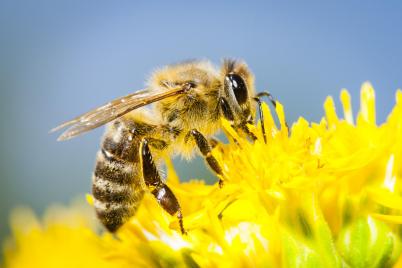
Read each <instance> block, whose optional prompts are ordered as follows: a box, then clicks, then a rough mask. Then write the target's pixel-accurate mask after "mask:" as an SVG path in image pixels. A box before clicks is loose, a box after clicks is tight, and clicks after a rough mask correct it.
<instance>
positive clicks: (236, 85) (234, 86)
mask: <svg viewBox="0 0 402 268" xmlns="http://www.w3.org/2000/svg"><path fill="white" fill-rule="evenodd" d="M225 84H227V86H228V88H229V89H231V90H232V91H233V93H234V95H235V97H236V101H237V103H238V104H243V103H245V102H246V101H247V97H248V93H247V86H246V83H245V82H244V80H243V78H242V77H241V76H240V75H238V74H228V75H227V76H226V78H225Z"/></svg>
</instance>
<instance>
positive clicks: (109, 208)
mask: <svg viewBox="0 0 402 268" xmlns="http://www.w3.org/2000/svg"><path fill="white" fill-rule="evenodd" d="M120 124H122V123H120ZM116 131H121V132H122V133H116ZM127 135H128V133H127V131H122V128H120V129H118V130H115V131H109V132H107V133H106V136H105V138H104V140H103V143H102V148H101V150H100V151H99V152H98V155H97V160H96V166H95V171H94V174H93V177H92V194H93V197H94V207H95V210H96V214H97V216H98V218H99V219H100V221H101V222H102V223H103V225H104V226H105V227H106V228H107V229H108V230H109V231H110V232H114V231H116V230H117V229H118V228H119V227H120V226H121V225H122V224H124V223H125V221H127V220H128V218H130V217H131V216H133V215H134V214H135V212H136V210H137V208H138V206H139V204H140V202H141V200H142V197H143V194H144V189H143V186H142V185H141V174H140V168H139V163H138V161H137V159H138V154H139V152H138V149H137V148H138V142H136V141H135V140H132V138H130V139H129V138H128V137H127ZM130 135H131V134H130ZM116 136H117V137H118V139H117V138H115V137H116Z"/></svg>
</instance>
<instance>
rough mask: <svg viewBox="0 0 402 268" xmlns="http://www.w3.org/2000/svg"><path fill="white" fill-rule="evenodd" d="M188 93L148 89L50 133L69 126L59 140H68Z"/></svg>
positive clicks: (179, 89) (109, 103)
mask: <svg viewBox="0 0 402 268" xmlns="http://www.w3.org/2000/svg"><path fill="white" fill-rule="evenodd" d="M186 91H187V88H186V87H183V86H180V87H177V88H170V89H166V90H163V91H154V90H147V89H144V90H139V91H136V92H134V93H132V94H129V95H127V96H124V97H120V98H117V99H115V100H112V101H110V102H108V103H106V104H105V105H103V106H100V107H98V108H96V109H93V110H91V111H89V112H87V113H85V114H83V115H80V116H78V117H76V118H74V119H72V120H70V121H67V122H65V123H63V124H61V125H60V126H58V127H55V128H54V129H52V130H51V131H50V132H55V131H58V130H60V129H63V128H65V127H68V126H69V128H68V129H67V130H66V131H65V132H63V133H62V134H61V135H60V136H59V138H58V139H57V140H59V141H62V140H68V139H71V138H73V137H75V136H78V135H80V134H82V133H85V132H87V131H90V130H92V129H94V128H97V127H99V126H102V125H104V124H106V123H108V122H110V121H112V120H114V119H116V118H118V117H120V116H122V115H124V114H126V113H128V112H130V111H132V110H135V109H137V108H140V107H142V106H145V105H147V104H150V103H153V102H156V101H159V100H162V99H165V98H168V97H172V96H175V95H179V94H183V93H185V92H186Z"/></svg>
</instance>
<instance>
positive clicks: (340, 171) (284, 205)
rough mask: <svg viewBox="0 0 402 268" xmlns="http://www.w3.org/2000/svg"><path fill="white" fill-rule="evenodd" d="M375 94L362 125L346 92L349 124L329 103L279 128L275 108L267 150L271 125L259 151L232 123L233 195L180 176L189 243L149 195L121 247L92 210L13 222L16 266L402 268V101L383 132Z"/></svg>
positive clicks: (228, 156) (229, 176) (10, 252)
mask: <svg viewBox="0 0 402 268" xmlns="http://www.w3.org/2000/svg"><path fill="white" fill-rule="evenodd" d="M374 95H375V94H374V90H373V88H372V87H371V85H370V84H369V83H365V84H364V85H363V86H362V91H361V104H360V111H359V113H358V115H357V118H356V119H354V118H353V114H352V108H351V104H350V103H351V101H350V96H349V94H348V92H347V91H346V90H342V92H341V102H342V105H343V119H342V118H339V117H338V115H337V113H336V111H335V106H334V102H333V100H332V98H328V99H327V100H326V101H325V104H324V109H325V112H326V115H325V117H324V118H323V119H322V120H321V121H320V122H319V123H309V122H307V121H306V120H305V119H304V118H300V119H298V120H297V122H295V123H294V124H293V125H292V127H291V129H288V128H287V124H286V120H285V115H284V109H283V107H282V105H281V104H280V103H278V104H277V106H276V111H275V114H277V117H278V120H277V121H278V122H279V127H277V125H276V124H275V120H274V118H273V117H272V115H271V112H270V109H269V107H268V106H267V105H264V106H263V111H264V115H265V120H264V124H265V129H266V133H267V135H266V136H267V137H266V138H267V141H266V143H265V142H264V139H263V136H262V133H261V125H260V123H259V124H258V125H257V126H251V125H250V126H249V128H250V131H251V132H253V133H254V134H255V135H256V136H257V138H258V139H257V140H256V141H255V142H254V143H253V142H250V141H249V140H248V138H247V137H246V136H244V135H243V134H241V133H239V132H236V131H235V130H234V129H232V128H231V126H230V124H229V123H228V122H226V121H223V126H224V130H225V132H226V135H227V137H228V139H229V143H228V144H223V143H219V144H218V145H217V146H216V147H215V149H214V151H213V154H214V156H215V157H216V158H217V160H218V161H219V163H220V164H221V165H222V167H223V170H224V171H223V172H224V175H223V178H224V182H225V183H224V186H223V188H219V186H218V185H205V184H204V183H203V182H202V181H190V182H185V183H180V182H179V180H178V178H177V176H176V174H175V173H174V170H173V168H172V166H171V165H170V164H169V165H168V184H169V186H170V187H171V188H172V189H173V191H174V192H175V194H176V195H177V197H178V199H179V201H180V203H181V205H182V210H183V215H184V224H185V228H186V230H187V235H181V233H180V230H179V226H178V222H177V219H176V218H175V217H172V216H170V215H168V214H167V213H165V212H164V211H163V210H162V209H161V208H160V207H159V206H158V204H157V202H156V201H155V199H154V198H153V197H152V196H151V195H148V194H146V195H145V198H144V200H143V202H142V204H141V207H140V209H139V211H138V213H137V214H136V216H135V217H133V218H132V219H131V220H130V221H129V222H128V223H127V224H125V225H124V226H123V227H122V228H121V229H120V230H119V231H118V232H117V234H116V235H115V236H112V235H110V234H107V233H102V232H99V231H97V228H96V227H94V226H92V224H91V221H89V220H88V217H89V216H88V215H92V214H91V213H88V212H85V211H82V210H81V209H76V208H71V209H67V208H58V209H53V212H52V213H50V214H49V215H53V216H52V217H51V218H52V219H50V220H49V219H47V220H45V223H42V224H41V223H38V221H37V220H35V219H34V216H32V215H31V214H30V213H27V212H24V213H19V214H17V216H14V217H13V219H14V220H13V223H12V226H13V234H14V239H13V240H10V241H8V243H7V244H6V247H5V265H6V267H62V266H66V267H90V266H93V267H392V266H393V265H396V266H400V267H402V259H401V257H400V256H401V252H402V246H401V239H402V231H401V230H402V229H401V224H402V180H401V179H402V139H401V137H402V92H401V91H397V93H396V105H395V107H394V109H393V111H392V112H391V114H390V115H389V117H388V119H387V121H386V122H385V123H384V124H382V125H379V126H378V125H377V124H376V115H375V96H374ZM355 122H356V123H355ZM89 199H90V198H89ZM55 215H56V216H55ZM21 222H22V224H21ZM398 259H399V261H398Z"/></svg>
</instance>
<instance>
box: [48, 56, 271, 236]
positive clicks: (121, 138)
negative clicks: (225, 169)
mask: <svg viewBox="0 0 402 268" xmlns="http://www.w3.org/2000/svg"><path fill="white" fill-rule="evenodd" d="M264 95H265V96H268V97H269V98H270V100H271V101H272V102H273V104H275V102H274V100H273V99H272V96H271V95H270V94H269V93H267V92H263V93H260V94H257V95H256V92H255V87H254V76H253V74H252V73H251V71H250V70H249V68H248V66H247V65H246V63H245V62H243V61H238V60H233V59H226V60H224V61H223V64H222V67H221V68H220V69H219V68H216V67H215V66H213V65H212V64H211V63H210V62H209V61H188V62H183V63H179V64H175V65H168V66H166V67H164V68H161V69H159V70H157V71H155V72H154V73H153V74H152V75H151V77H150V79H149V80H148V82H147V86H146V88H145V89H143V90H140V91H136V92H134V93H132V94H129V95H127V96H124V97H121V98H118V99H115V100H113V101H111V102H109V103H107V104H105V105H103V106H101V107H99V108H97V109H94V110H91V111H89V112H87V113H85V114H83V115H81V116H78V117H76V118H74V119H73V120H70V121H68V122H66V123H64V124H61V125H60V126H58V127H56V128H54V129H53V130H52V131H57V130H60V129H62V128H65V127H69V128H68V129H67V130H66V131H65V132H64V133H62V135H61V136H60V137H59V138H58V140H68V139H71V138H73V137H75V136H78V135H80V134H82V133H84V132H87V131H90V130H92V129H94V128H97V127H99V126H101V125H104V124H106V123H109V122H110V123H109V124H108V125H107V129H106V132H105V134H104V136H103V138H102V141H101V148H100V150H99V152H98V153H97V157H96V164H95V170H94V172H93V176H92V194H93V197H94V207H95V210H96V214H97V216H98V218H99V219H100V221H101V222H102V224H103V225H104V226H105V227H106V229H107V230H109V231H110V232H115V231H116V230H117V229H118V228H119V227H120V226H121V225H122V224H124V223H125V222H126V221H127V220H128V219H129V218H130V217H131V216H133V215H134V214H135V212H136V210H137V209H138V207H139V205H140V203H141V200H142V198H143V195H144V193H145V191H147V190H148V191H150V193H152V195H153V196H154V197H155V198H156V200H157V201H158V203H159V204H160V206H161V207H162V208H163V209H164V210H165V211H167V212H168V213H169V214H171V215H176V216H177V218H178V220H179V224H180V229H181V232H182V233H185V229H184V227H183V215H182V212H181V208H180V204H179V202H178V200H177V198H176V197H175V195H174V193H173V192H172V190H171V189H170V188H169V187H168V186H167V185H166V184H165V183H164V180H163V179H162V177H161V175H160V172H159V170H158V168H157V164H158V163H160V162H161V161H163V159H164V157H169V156H171V155H174V154H180V155H182V156H184V157H190V156H191V155H192V152H193V151H194V149H195V147H198V151H199V152H200V153H201V155H202V156H203V157H204V158H205V161H206V163H207V164H208V166H209V167H210V168H211V169H212V170H213V171H214V173H215V174H216V175H217V176H218V178H219V180H220V185H222V182H223V177H222V174H223V173H222V168H221V167H220V165H219V163H218V162H217V160H216V159H215V158H214V156H213V155H212V154H211V149H212V145H211V144H212V143H211V141H212V140H211V139H213V138H212V136H213V135H214V134H216V133H217V132H218V131H219V129H220V128H221V120H220V119H221V117H222V116H223V117H224V118H226V119H227V120H229V121H230V122H231V124H232V126H233V127H234V128H235V129H240V130H242V131H244V132H246V133H247V134H248V135H250V137H251V138H252V139H255V136H254V135H253V134H252V133H251V132H250V131H248V129H247V124H250V123H253V122H254V116H253V115H254V113H255V110H256V105H257V104H259V105H261V102H260V100H259V97H261V96H264ZM151 103H153V106H152V107H151V109H148V108H149V107H144V106H146V105H148V104H151ZM260 108H261V107H260ZM262 116H263V115H262V112H261V109H260V117H262ZM262 128H263V129H262V130H263V132H264V139H265V130H264V126H263V125H262Z"/></svg>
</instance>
